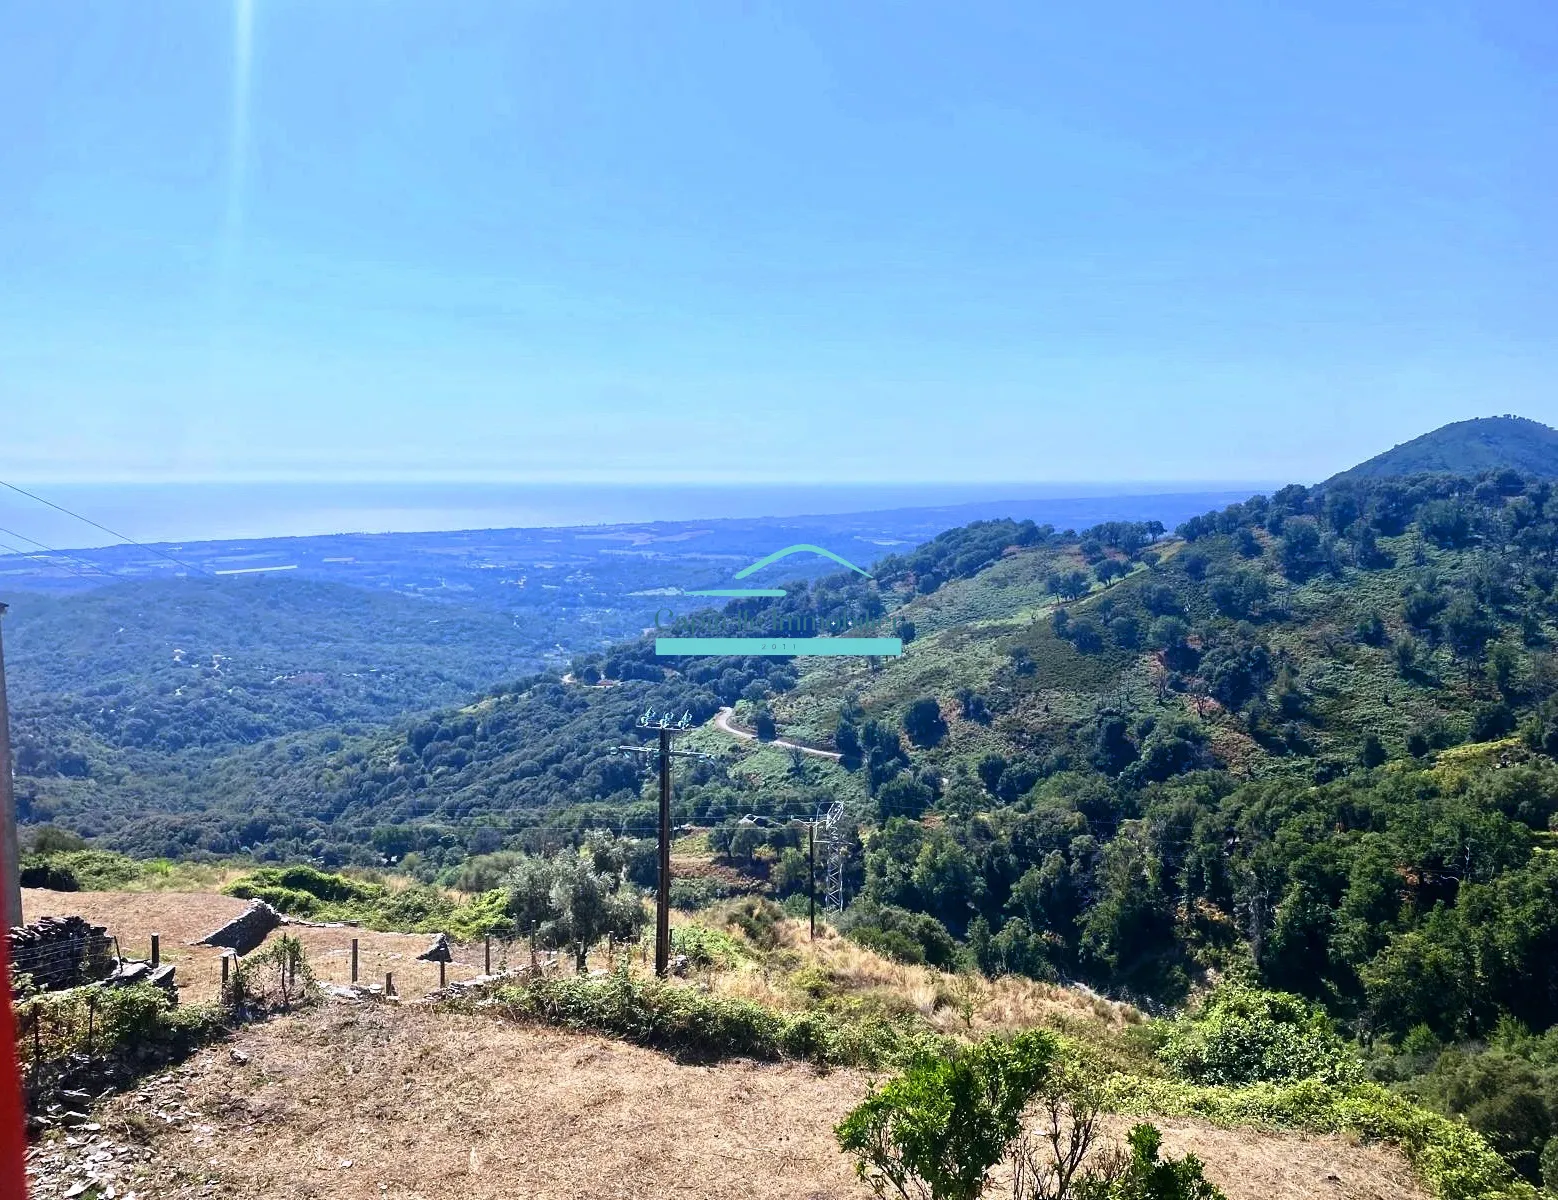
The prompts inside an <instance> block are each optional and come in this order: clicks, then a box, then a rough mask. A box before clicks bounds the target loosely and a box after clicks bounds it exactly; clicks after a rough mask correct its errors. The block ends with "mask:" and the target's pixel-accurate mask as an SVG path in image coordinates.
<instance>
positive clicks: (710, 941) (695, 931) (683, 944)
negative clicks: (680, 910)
mask: <svg viewBox="0 0 1558 1200" xmlns="http://www.w3.org/2000/svg"><path fill="white" fill-rule="evenodd" d="M671 951H672V953H674V954H685V955H686V956H687V961H688V962H689V963H691V964H692V965H693V966H694V967H729V966H733V965H735V963H736V962H737V961H738V960H740V959H742V958H744V957H746V951H745V950H743V949H742V946H741V943H739V942H738V941H736V939H735V938H733V937H731V936H730V934H728V933H722V932H720V931H719V930H717V929H709V928H707V927H706V926H703V925H679V926H677V927H676V928H675V929H673V930H671Z"/></svg>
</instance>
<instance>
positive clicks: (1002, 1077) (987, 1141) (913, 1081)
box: [834, 1030, 1058, 1200]
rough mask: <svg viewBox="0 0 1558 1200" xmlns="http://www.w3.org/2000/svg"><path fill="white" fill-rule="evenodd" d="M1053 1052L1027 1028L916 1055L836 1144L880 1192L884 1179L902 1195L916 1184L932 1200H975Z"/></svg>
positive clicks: (850, 1120)
mask: <svg viewBox="0 0 1558 1200" xmlns="http://www.w3.org/2000/svg"><path fill="white" fill-rule="evenodd" d="M1057 1051H1058V1043H1057V1042H1056V1040H1055V1038H1054V1037H1053V1036H1052V1035H1050V1034H1047V1033H1044V1032H1042V1031H1040V1030H1030V1031H1029V1032H1026V1033H1022V1034H1019V1035H1018V1036H1017V1037H1016V1038H1014V1039H1013V1040H1011V1041H1009V1042H1007V1041H1002V1040H1000V1039H997V1038H991V1039H989V1040H987V1041H984V1042H980V1043H979V1044H977V1045H974V1046H970V1047H967V1048H966V1049H964V1050H962V1051H961V1052H959V1053H956V1054H952V1055H947V1056H943V1057H925V1058H921V1059H919V1060H918V1061H916V1062H915V1063H913V1064H912V1065H911V1066H910V1067H909V1069H908V1070H907V1071H906V1072H904V1074H902V1075H900V1076H899V1077H898V1078H896V1079H893V1080H891V1081H890V1082H888V1083H887V1084H886V1085H885V1086H883V1087H882V1088H881V1089H880V1090H878V1091H875V1092H873V1093H872V1094H871V1095H870V1096H868V1097H867V1098H866V1100H865V1102H864V1103H863V1104H861V1105H860V1106H859V1107H858V1108H856V1109H855V1110H854V1111H852V1112H851V1113H850V1114H849V1115H848V1116H846V1117H845V1118H844V1120H843V1121H841V1122H840V1123H839V1125H838V1128H837V1129H836V1130H835V1131H834V1132H835V1134H836V1136H837V1138H838V1143H839V1147H840V1148H841V1149H842V1150H843V1151H844V1152H845V1153H846V1154H850V1155H853V1156H854V1158H855V1169H856V1172H857V1173H858V1174H859V1176H860V1178H861V1179H863V1180H866V1181H868V1182H870V1183H871V1184H872V1186H873V1188H874V1189H875V1190H876V1192H877V1194H878V1195H882V1194H885V1191H886V1187H885V1185H886V1184H889V1183H890V1184H891V1185H892V1186H893V1188H894V1189H895V1190H896V1191H897V1192H898V1193H899V1194H901V1195H904V1196H907V1195H910V1194H911V1192H910V1188H911V1187H913V1188H914V1189H915V1190H916V1191H917V1192H918V1194H920V1195H922V1196H927V1197H930V1198H931V1200H976V1198H977V1197H978V1196H979V1195H980V1194H981V1193H982V1192H983V1191H984V1190H985V1184H986V1183H987V1181H988V1177H989V1173H990V1168H991V1167H993V1166H994V1165H995V1164H996V1163H997V1162H999V1161H1000V1160H1001V1159H1002V1158H1003V1157H1004V1156H1005V1154H1006V1152H1007V1150H1008V1148H1009V1147H1010V1146H1011V1145H1012V1143H1013V1142H1015V1141H1016V1140H1017V1138H1018V1137H1019V1136H1020V1135H1021V1133H1022V1117H1023V1112H1024V1110H1026V1109H1027V1107H1028V1104H1029V1102H1030V1101H1031V1100H1032V1099H1033V1097H1034V1095H1035V1094H1036V1093H1037V1091H1038V1090H1039V1087H1040V1086H1041V1084H1042V1083H1043V1082H1044V1080H1045V1077H1046V1075H1047V1073H1048V1072H1049V1071H1050V1069H1051V1066H1052V1064H1053V1062H1054V1060H1055V1057H1056V1054H1057Z"/></svg>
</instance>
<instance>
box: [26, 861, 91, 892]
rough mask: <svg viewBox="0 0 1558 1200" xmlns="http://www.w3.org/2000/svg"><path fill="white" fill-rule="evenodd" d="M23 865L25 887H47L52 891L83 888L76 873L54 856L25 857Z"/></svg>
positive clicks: (72, 890) (74, 890)
mask: <svg viewBox="0 0 1558 1200" xmlns="http://www.w3.org/2000/svg"><path fill="white" fill-rule="evenodd" d="M21 867H22V886H23V887H25V888H47V889H49V891H51V892H77V891H80V890H81V883H80V881H79V880H77V878H76V873H75V872H74V871H72V870H71V869H70V868H69V867H67V866H65V865H64V864H63V863H60V862H56V861H55V860H54V859H52V858H30V859H29V858H24V859H22V863H21Z"/></svg>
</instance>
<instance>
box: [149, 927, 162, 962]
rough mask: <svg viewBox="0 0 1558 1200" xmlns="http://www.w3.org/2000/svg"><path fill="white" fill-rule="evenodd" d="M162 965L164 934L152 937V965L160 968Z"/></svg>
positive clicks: (155, 934) (156, 934)
mask: <svg viewBox="0 0 1558 1200" xmlns="http://www.w3.org/2000/svg"><path fill="white" fill-rule="evenodd" d="M161 963H162V934H160V933H154V934H152V935H151V965H152V966H154V967H155V966H160V965H161Z"/></svg>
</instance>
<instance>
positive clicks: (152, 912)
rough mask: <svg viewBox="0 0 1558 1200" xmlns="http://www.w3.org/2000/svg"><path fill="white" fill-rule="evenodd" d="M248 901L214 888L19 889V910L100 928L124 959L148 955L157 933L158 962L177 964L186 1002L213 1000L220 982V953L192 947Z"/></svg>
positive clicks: (29, 915)
mask: <svg viewBox="0 0 1558 1200" xmlns="http://www.w3.org/2000/svg"><path fill="white" fill-rule="evenodd" d="M246 907H248V901H246V900H239V899H236V898H235V897H232V896H223V895H220V894H218V893H216V892H51V891H47V890H45V889H43V888H23V889H22V912H23V913H24V914H25V915H26V917H27V919H28V920H29V921H35V920H37V919H38V918H39V917H68V916H79V917H84V918H86V919H87V920H88V921H91V922H92V923H93V924H94V925H102V926H104V927H105V928H106V929H107V930H108V932H109V933H110V934H111V935H112V936H113V937H115V938H117V939H118V941H119V949H120V951H121V952H122V953H123V954H124V956H125V957H126V958H147V957H149V956H150V955H151V935H152V934H154V933H157V934H161V935H162V960H163V961H164V962H170V963H173V964H174V965H175V967H176V968H177V969H176V970H175V971H174V975H173V977H174V979H175V981H176V982H177V983H178V985H179V995H180V996H181V997H183V998H184V999H185V1000H188V1001H191V1002H196V1003H198V1002H203V1001H206V1000H215V999H216V998H217V995H218V993H219V992H220V990H221V985H222V951H221V950H219V949H217V948H216V947H215V946H192V945H190V943H191V942H196V941H199V940H200V939H201V938H203V937H205V936H206V934H208V933H210V932H211V931H212V930H213V929H215V928H216V927H217V926H219V925H221V924H223V923H224V922H226V921H231V920H232V919H233V918H234V917H236V916H237V915H238V914H239V913H241V912H243V910H244V909H245V908H246Z"/></svg>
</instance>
